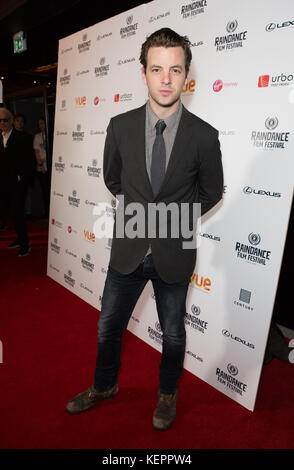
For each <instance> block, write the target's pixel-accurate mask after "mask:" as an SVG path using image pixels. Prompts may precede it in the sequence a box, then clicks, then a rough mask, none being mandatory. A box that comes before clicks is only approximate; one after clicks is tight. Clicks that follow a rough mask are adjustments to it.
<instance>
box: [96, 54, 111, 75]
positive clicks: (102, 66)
mask: <svg viewBox="0 0 294 470" xmlns="http://www.w3.org/2000/svg"><path fill="white" fill-rule="evenodd" d="M105 62H106V59H105V57H101V59H100V61H99V66H98V67H95V68H94V73H95V77H97V78H100V77H106V76H107V75H108V73H109V69H110V65H109V64H106V63H105Z"/></svg>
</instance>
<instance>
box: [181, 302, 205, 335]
mask: <svg viewBox="0 0 294 470" xmlns="http://www.w3.org/2000/svg"><path fill="white" fill-rule="evenodd" d="M199 315H200V307H197V306H196V305H194V304H193V305H192V307H191V313H186V314H185V325H187V326H189V327H190V328H191V329H192V330H197V331H200V333H205V332H206V330H207V326H208V322H207V321H204V320H201V318H200V317H199Z"/></svg>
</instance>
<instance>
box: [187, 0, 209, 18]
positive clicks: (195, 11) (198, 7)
mask: <svg viewBox="0 0 294 470" xmlns="http://www.w3.org/2000/svg"><path fill="white" fill-rule="evenodd" d="M205 7H207V0H196V1H195V2H190V3H187V4H185V5H182V6H181V15H182V18H183V19H185V18H193V17H194V16H196V15H199V14H200V13H204V8H205Z"/></svg>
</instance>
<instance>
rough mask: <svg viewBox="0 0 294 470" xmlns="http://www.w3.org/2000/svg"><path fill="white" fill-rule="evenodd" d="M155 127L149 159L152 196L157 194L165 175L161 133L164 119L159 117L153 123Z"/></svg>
mask: <svg viewBox="0 0 294 470" xmlns="http://www.w3.org/2000/svg"><path fill="white" fill-rule="evenodd" d="M155 128H156V137H155V140H154V144H153V148H152V161H151V184H152V189H153V194H154V196H156V195H157V194H158V192H159V189H160V186H161V185H162V182H163V180H164V175H165V160H166V152H165V143H164V138H163V135H162V133H163V131H164V129H165V128H166V124H165V122H164V121H162V120H161V119H159V121H157V123H156V125H155Z"/></svg>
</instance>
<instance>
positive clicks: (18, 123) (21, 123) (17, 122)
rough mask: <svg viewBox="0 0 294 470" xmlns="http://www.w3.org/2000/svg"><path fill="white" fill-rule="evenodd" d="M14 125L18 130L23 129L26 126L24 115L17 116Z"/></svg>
mask: <svg viewBox="0 0 294 470" xmlns="http://www.w3.org/2000/svg"><path fill="white" fill-rule="evenodd" d="M13 125H14V127H15V129H16V130H17V131H23V128H24V118H23V117H22V116H17V117H16V118H14V120H13Z"/></svg>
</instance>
